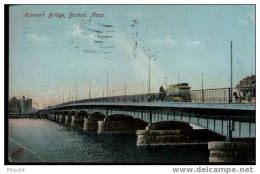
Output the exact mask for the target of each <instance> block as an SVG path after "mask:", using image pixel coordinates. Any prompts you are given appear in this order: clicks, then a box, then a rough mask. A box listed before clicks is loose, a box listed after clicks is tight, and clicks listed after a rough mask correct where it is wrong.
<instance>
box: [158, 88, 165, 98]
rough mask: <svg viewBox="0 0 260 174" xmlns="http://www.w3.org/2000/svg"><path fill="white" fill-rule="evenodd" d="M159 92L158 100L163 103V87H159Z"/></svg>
mask: <svg viewBox="0 0 260 174" xmlns="http://www.w3.org/2000/svg"><path fill="white" fill-rule="evenodd" d="M159 92H160V94H159V100H162V101H164V100H165V98H166V91H165V89H164V88H163V86H161V87H160V88H159Z"/></svg>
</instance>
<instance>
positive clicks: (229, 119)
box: [227, 41, 233, 141]
mask: <svg viewBox="0 0 260 174" xmlns="http://www.w3.org/2000/svg"><path fill="white" fill-rule="evenodd" d="M230 59H231V60H230V63H231V67H230V68H231V72H230V76H231V77H230V93H229V100H230V101H229V102H230V103H232V87H233V86H232V84H233V83H232V80H233V79H232V78H233V77H232V76H233V74H232V73H233V72H232V68H233V67H232V41H231V42H230ZM231 138H232V120H231V118H230V116H228V135H227V141H230V140H231Z"/></svg>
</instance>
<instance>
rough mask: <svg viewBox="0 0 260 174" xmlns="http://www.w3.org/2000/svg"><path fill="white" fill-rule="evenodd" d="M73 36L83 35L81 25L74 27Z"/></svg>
mask: <svg viewBox="0 0 260 174" xmlns="http://www.w3.org/2000/svg"><path fill="white" fill-rule="evenodd" d="M71 34H72V35H81V34H82V30H81V29H80V27H79V25H77V24H74V25H73V31H72V33H71Z"/></svg>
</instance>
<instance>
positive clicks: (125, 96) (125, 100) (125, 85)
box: [125, 84, 126, 101]
mask: <svg viewBox="0 0 260 174" xmlns="http://www.w3.org/2000/svg"><path fill="white" fill-rule="evenodd" d="M125 101H126V84H125Z"/></svg>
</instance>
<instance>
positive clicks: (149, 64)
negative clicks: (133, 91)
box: [148, 53, 151, 96]
mask: <svg viewBox="0 0 260 174" xmlns="http://www.w3.org/2000/svg"><path fill="white" fill-rule="evenodd" d="M148 58H149V91H148V93H149V96H150V93H151V86H150V85H151V72H150V70H151V58H150V53H149V56H148Z"/></svg>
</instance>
